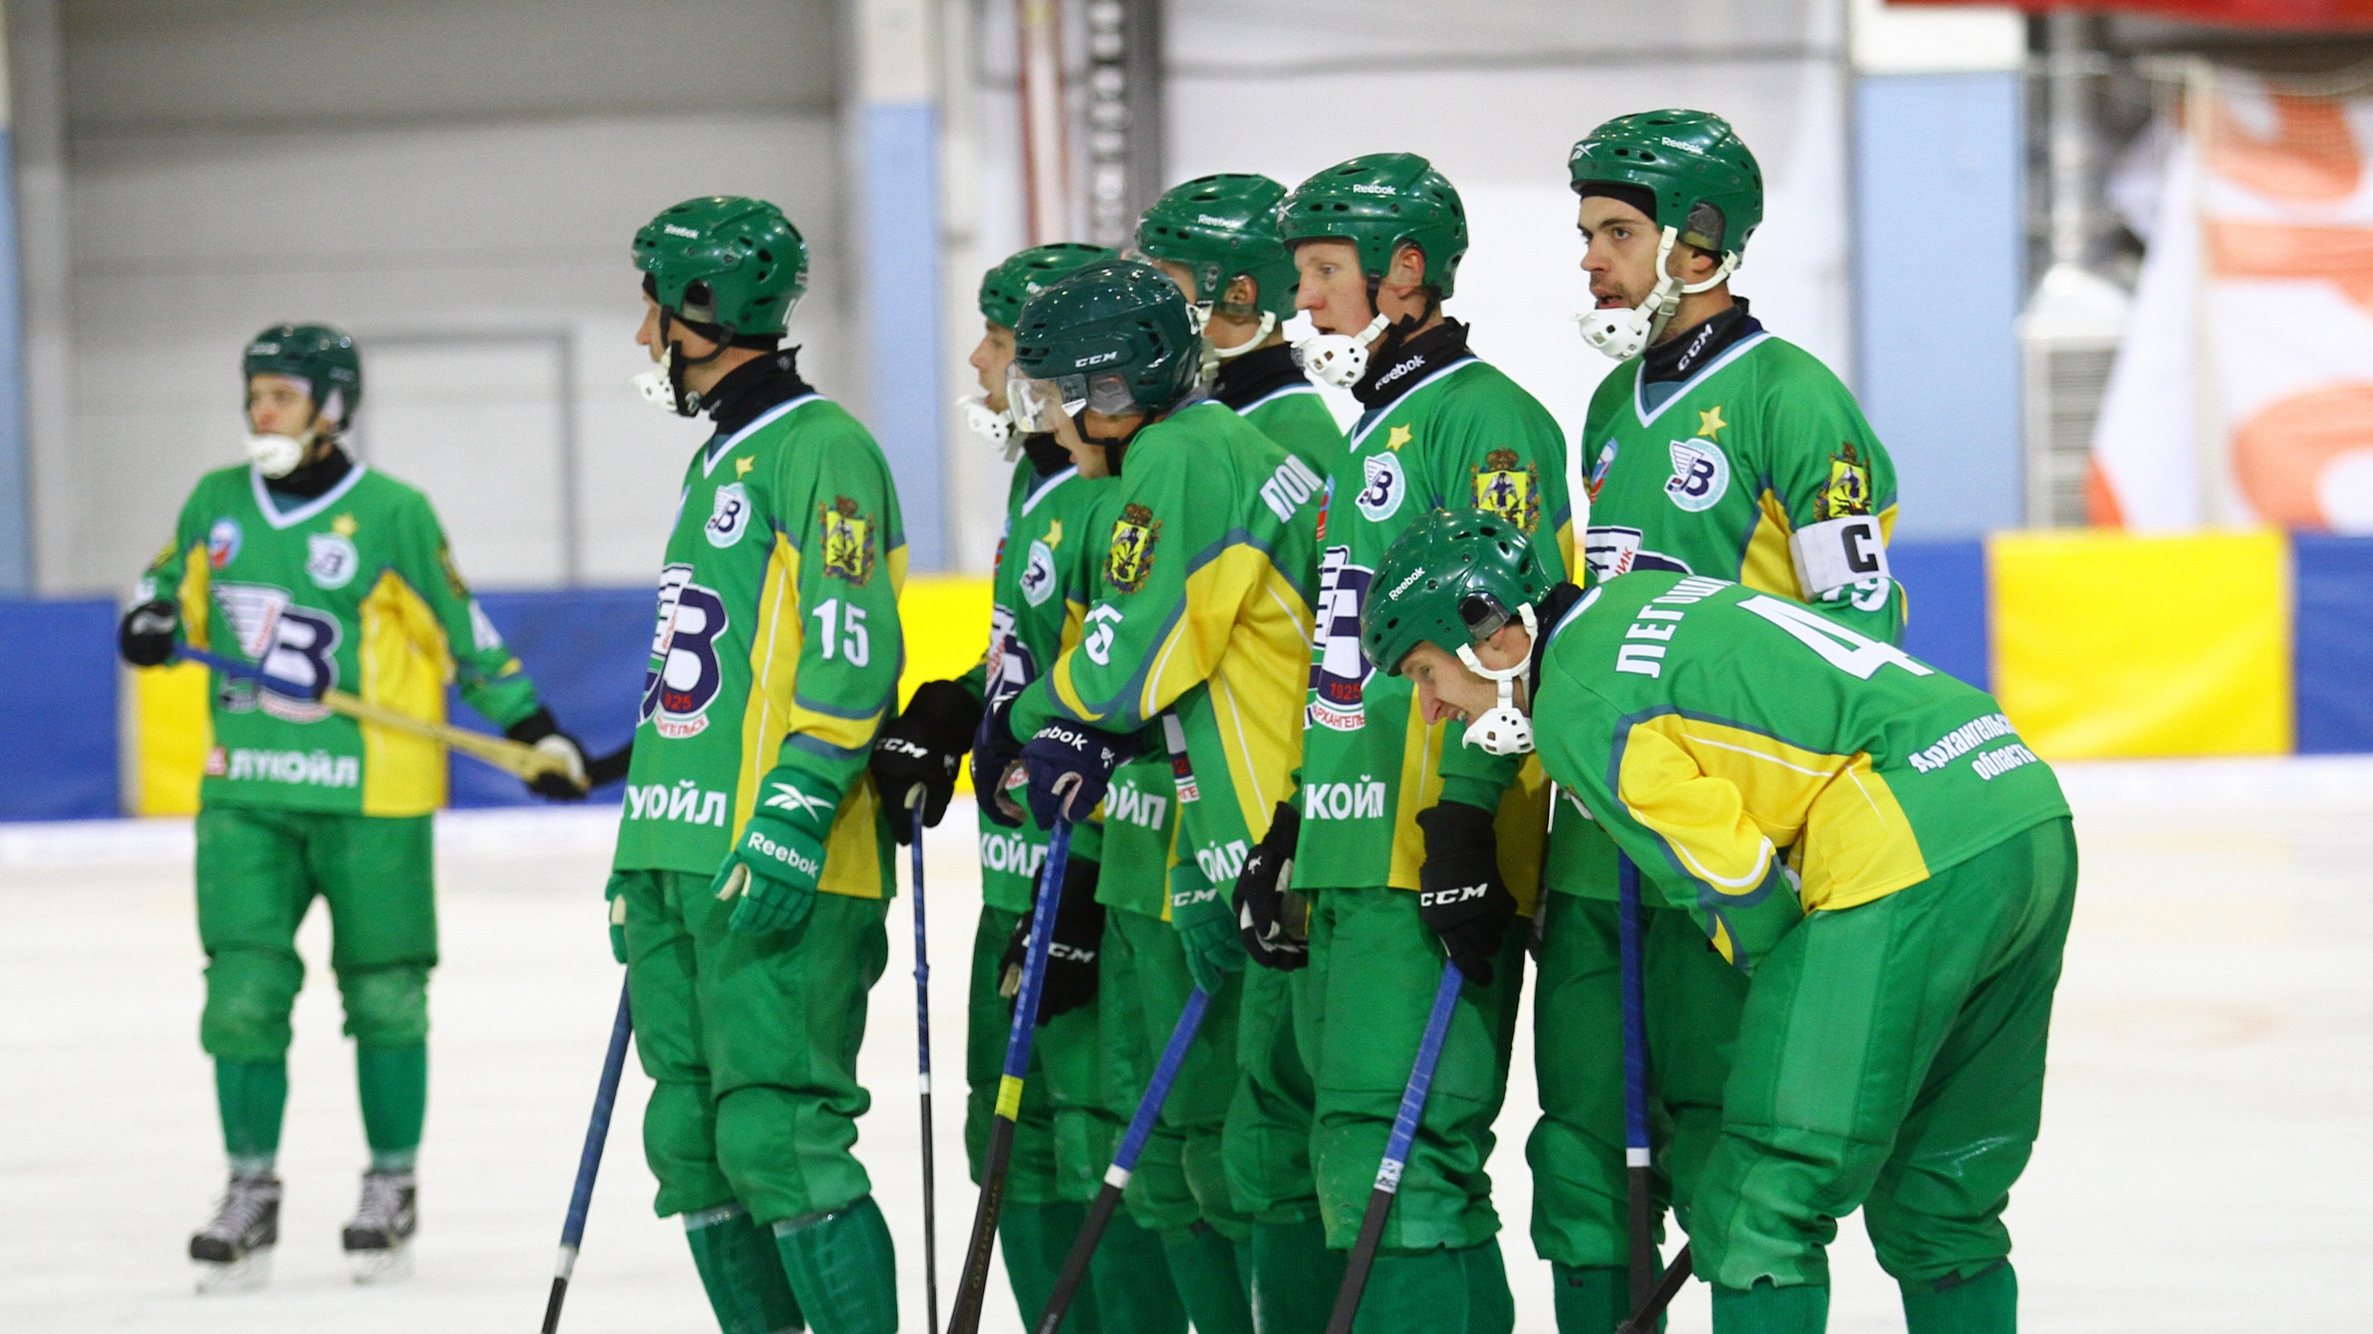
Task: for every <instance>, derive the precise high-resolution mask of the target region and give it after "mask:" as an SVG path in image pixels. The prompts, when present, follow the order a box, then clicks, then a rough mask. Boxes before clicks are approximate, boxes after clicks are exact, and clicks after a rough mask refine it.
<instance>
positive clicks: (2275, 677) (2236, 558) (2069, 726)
mask: <svg viewBox="0 0 2373 1334" xmlns="http://www.w3.org/2000/svg"><path fill="white" fill-rule="evenodd" d="M1986 561H1987V568H1988V577H1989V581H1990V583H1991V585H1992V607H1993V641H1994V648H1993V655H1994V657H1993V669H1994V681H1993V684H1994V695H1995V697H1996V698H1997V699H1999V700H2001V701H2002V707H2003V711H2004V712H2005V713H2007V714H2009V715H2010V718H2011V721H2012V722H2013V723H2015V724H2017V725H2018V729H2019V732H2020V735H2021V736H2022V737H2024V738H2025V740H2026V741H2027V744H2028V745H2030V746H2033V747H2034V748H2035V752H2036V753H2037V754H2039V755H2041V756H2043V757H2044V758H2046V759H2053V760H2066V759H2092V758H2101V757H2109V756H2160V755H2280V754H2288V753H2289V752H2290V750H2291V737H2292V705H2291V576H2290V568H2289V566H2290V544H2289V543H2288V542H2287V541H2286V540H2285V539H2284V538H2283V536H2282V534H2280V533H2276V532H2253V533H2213V534H2203V535H2198V536H2183V537H2146V536H2137V535H2134V534H2131V533H2122V532H2105V531H2103V532H2065V533H2048V532H2039V533H2006V534H2000V535H1997V536H1995V537H1993V538H1991V539H1989V540H1988V541H1987V543H1986Z"/></svg>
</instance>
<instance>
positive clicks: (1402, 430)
mask: <svg viewBox="0 0 2373 1334" xmlns="http://www.w3.org/2000/svg"><path fill="white" fill-rule="evenodd" d="M1415 434H1417V433H1416V432H1415V431H1414V430H1412V429H1410V428H1409V427H1406V426H1395V427H1394V428H1392V429H1391V430H1390V431H1387V432H1385V435H1384V447H1385V448H1386V449H1389V450H1391V451H1392V452H1394V453H1395V454H1398V453H1400V452H1401V446H1403V445H1405V444H1408V443H1409V438H1410V437H1411V436H1413V435H1415Z"/></svg>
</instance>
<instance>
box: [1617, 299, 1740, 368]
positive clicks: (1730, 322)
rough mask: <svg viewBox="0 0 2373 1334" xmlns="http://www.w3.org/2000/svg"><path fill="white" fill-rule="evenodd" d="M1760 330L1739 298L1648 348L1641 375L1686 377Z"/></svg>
mask: <svg viewBox="0 0 2373 1334" xmlns="http://www.w3.org/2000/svg"><path fill="white" fill-rule="evenodd" d="M1761 332H1763V325H1762V324H1761V323H1760V322H1758V321H1757V320H1756V318H1755V317H1754V316H1752V315H1750V314H1748V313H1747V302H1746V300H1745V299H1744V298H1741V299H1739V300H1737V301H1734V302H1732V303H1731V304H1730V308H1729V309H1727V310H1722V311H1717V312H1716V313H1715V315H1714V317H1713V318H1712V319H1709V320H1707V321H1706V322H1705V323H1703V324H1701V325H1699V326H1697V327H1696V328H1694V329H1691V330H1689V331H1688V332H1686V333H1678V334H1674V335H1673V336H1672V337H1670V338H1667V339H1665V340H1664V341H1663V342H1661V343H1658V344H1657V345H1656V346H1654V347H1652V348H1649V349H1648V356H1647V359H1646V362H1645V364H1644V365H1643V366H1642V370H1643V371H1644V372H1645V375H1644V377H1643V378H1646V379H1649V380H1686V379H1688V378H1689V377H1690V376H1692V375H1695V374H1697V373H1698V372H1699V371H1701V370H1704V369H1705V367H1706V364H1707V363H1708V362H1711V361H1712V360H1713V359H1714V358H1716V357H1718V356H1721V355H1722V354H1723V353H1725V352H1727V351H1729V350H1730V349H1731V348H1733V347H1736V346H1737V345H1738V343H1739V341H1740V340H1741V339H1744V338H1746V337H1748V336H1750V335H1752V334H1758V333H1761Z"/></svg>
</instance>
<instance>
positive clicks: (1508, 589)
mask: <svg viewBox="0 0 2373 1334" xmlns="http://www.w3.org/2000/svg"><path fill="white" fill-rule="evenodd" d="M1553 587H1555V584H1554V582H1553V581H1552V580H1551V579H1550V578H1549V575H1548V573H1547V571H1544V570H1543V569H1542V568H1541V560H1540V557H1538V556H1536V555H1534V554H1533V544H1532V541H1531V539H1529V538H1527V537H1526V536H1525V535H1524V530H1523V529H1521V528H1518V527H1517V526H1516V525H1515V524H1513V523H1511V522H1509V521H1508V520H1507V519H1506V518H1504V517H1502V516H1500V515H1497V514H1493V513H1492V512H1490V511H1489V510H1480V509H1458V510H1435V511H1433V512H1432V513H1430V514H1428V515H1426V516H1425V517H1424V518H1422V519H1420V520H1418V521H1417V522H1416V523H1415V524H1412V525H1411V526H1410V528H1409V530H1408V531H1407V532H1405V533H1402V534H1401V536H1400V537H1399V539H1398V540H1396V541H1394V543H1393V544H1392V548H1391V549H1390V550H1388V551H1386V552H1385V553H1384V563H1383V564H1382V565H1380V566H1378V567H1377V569H1376V577H1375V578H1374V579H1372V580H1370V581H1369V583H1368V600H1367V604H1366V605H1365V606H1363V607H1361V608H1360V647H1361V648H1362V649H1365V650H1366V651H1367V654H1368V661H1369V662H1371V663H1373V664H1375V666H1376V669H1377V670H1378V671H1382V672H1385V673H1387V674H1389V675H1399V674H1400V670H1401V661H1402V659H1404V658H1407V657H1408V656H1409V652H1410V650H1412V649H1414V648H1416V647H1417V646H1418V645H1419V644H1433V645H1435V646H1437V647H1439V648H1440V649H1441V650H1442V651H1443V652H1445V653H1453V654H1458V655H1459V656H1460V657H1461V658H1465V657H1468V656H1470V655H1471V653H1472V650H1473V646H1474V645H1475V644H1478V643H1480V642H1482V641H1483V640H1486V639H1489V638H1491V636H1492V635H1493V634H1495V633H1497V632H1498V631H1499V628H1500V627H1501V626H1503V625H1506V624H1507V623H1509V622H1510V621H1513V620H1516V619H1518V618H1519V617H1520V616H1524V615H1525V612H1526V611H1527V610H1528V609H1529V608H1531V607H1532V605H1533V604H1534V603H1536V602H1539V601H1540V600H1541V599H1542V598H1544V597H1546V596H1548V594H1549V590H1550V589H1551V588H1553ZM1527 619H1529V618H1527ZM1462 650H1464V652H1462Z"/></svg>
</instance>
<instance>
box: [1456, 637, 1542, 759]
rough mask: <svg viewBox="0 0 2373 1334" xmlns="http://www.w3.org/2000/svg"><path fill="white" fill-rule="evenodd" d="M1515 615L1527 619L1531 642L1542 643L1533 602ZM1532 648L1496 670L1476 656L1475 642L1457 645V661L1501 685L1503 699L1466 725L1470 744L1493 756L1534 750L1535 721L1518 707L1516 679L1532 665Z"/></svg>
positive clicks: (1469, 669)
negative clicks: (1509, 664) (1507, 665)
mask: <svg viewBox="0 0 2373 1334" xmlns="http://www.w3.org/2000/svg"><path fill="white" fill-rule="evenodd" d="M1516 614H1517V615H1518V616H1521V617H1523V618H1524V632H1525V634H1526V635H1527V636H1528V637H1529V638H1530V640H1531V641H1532V643H1539V642H1540V639H1541V623H1540V622H1539V621H1538V620H1537V619H1535V618H1534V616H1533V609H1532V604H1531V603H1526V604H1525V605H1524V606H1521V607H1518V608H1517V609H1516ZM1529 649H1530V645H1527V650H1528V651H1527V652H1526V654H1525V656H1523V657H1521V658H1518V659H1517V660H1516V664H1515V665H1514V666H1512V667H1502V668H1499V669H1498V670H1496V671H1495V670H1493V669H1492V668H1489V667H1486V666H1484V665H1483V660H1482V659H1481V658H1478V657H1476V656H1475V646H1474V645H1472V644H1461V645H1459V646H1458V660H1459V661H1460V662H1463V663H1465V664H1466V665H1467V670H1468V671H1471V672H1473V673H1475V674H1476V675H1477V676H1480V677H1482V678H1484V679H1485V680H1487V681H1492V682H1495V683H1497V684H1498V686H1499V688H1500V702H1499V703H1497V704H1495V705H1493V706H1492V707H1491V708H1490V709H1488V710H1486V711H1485V712H1484V714H1483V716H1482V717H1480V718H1477V719H1476V720H1475V721H1473V722H1471V723H1468V724H1467V744H1468V745H1470V746H1477V747H1480V748H1481V749H1482V750H1484V751H1485V752H1486V753H1488V754H1492V755H1527V754H1530V753H1531V752H1532V748H1533V720H1532V719H1530V718H1527V717H1525V716H1524V710H1522V709H1519V708H1517V707H1516V678H1518V677H1520V676H1522V675H1524V674H1525V672H1526V671H1527V670H1528V669H1530V668H1531V666H1532V654H1531V652H1530V651H1529Z"/></svg>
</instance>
